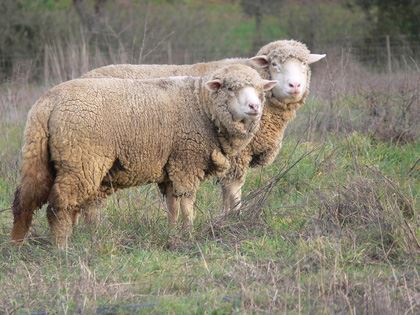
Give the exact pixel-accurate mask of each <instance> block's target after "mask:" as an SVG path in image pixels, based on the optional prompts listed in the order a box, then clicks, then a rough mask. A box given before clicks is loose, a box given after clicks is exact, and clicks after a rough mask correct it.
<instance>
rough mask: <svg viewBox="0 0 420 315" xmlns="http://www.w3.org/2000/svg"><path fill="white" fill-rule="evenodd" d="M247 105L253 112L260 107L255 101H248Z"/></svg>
mask: <svg viewBox="0 0 420 315" xmlns="http://www.w3.org/2000/svg"><path fill="white" fill-rule="evenodd" d="M248 106H249V108H251V109H252V110H253V111H255V112H258V110H259V109H260V105H259V104H257V103H249V104H248Z"/></svg>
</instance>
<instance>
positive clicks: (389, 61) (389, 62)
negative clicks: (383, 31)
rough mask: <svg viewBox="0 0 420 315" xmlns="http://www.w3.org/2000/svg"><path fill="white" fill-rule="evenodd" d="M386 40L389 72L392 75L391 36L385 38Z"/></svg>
mask: <svg viewBox="0 0 420 315" xmlns="http://www.w3.org/2000/svg"><path fill="white" fill-rule="evenodd" d="M385 39H386V54H387V59H388V72H389V73H391V72H392V66H391V43H390V40H389V35H386V36H385Z"/></svg>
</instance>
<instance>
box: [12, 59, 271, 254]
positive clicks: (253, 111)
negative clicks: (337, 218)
mask: <svg viewBox="0 0 420 315" xmlns="http://www.w3.org/2000/svg"><path fill="white" fill-rule="evenodd" d="M276 83H277V81H269V80H263V79H262V78H261V77H260V76H259V75H258V73H257V72H256V71H255V70H253V69H252V68H249V67H247V66H244V65H232V66H228V67H225V68H222V69H219V70H218V71H216V72H214V73H212V74H210V75H208V76H206V77H180V78H179V77H172V78H160V79H150V80H131V79H118V78H107V79H75V80H71V81H67V82H64V83H62V84H60V85H58V86H56V87H54V88H52V89H51V90H50V91H48V92H47V93H46V94H45V95H44V96H42V97H41V98H40V99H39V100H38V101H37V102H36V103H35V105H34V106H33V107H32V109H31V110H30V112H29V114H28V119H27V123H26V127H25V133H24V145H23V148H22V166H21V183H20V185H19V186H18V188H17V189H16V192H15V198H14V202H13V207H12V209H13V215H14V222H13V228H12V233H11V238H12V241H13V242H15V243H17V244H19V243H20V242H22V240H23V239H24V238H25V236H26V234H27V232H28V229H29V227H30V225H31V221H32V214H33V212H34V211H35V210H36V209H38V208H40V207H41V206H42V205H43V204H45V203H47V202H48V208H47V218H48V222H49V225H50V229H51V231H52V235H53V240H54V241H55V243H56V244H57V245H58V247H61V248H62V247H65V246H66V245H67V243H68V238H69V236H70V235H71V232H72V226H73V225H74V224H75V221H76V218H77V215H78V213H79V212H80V211H84V209H85V208H87V209H88V208H89V207H90V206H91V205H92V204H96V203H97V201H98V200H101V199H103V198H105V197H106V196H107V195H109V194H111V193H112V192H113V191H115V190H117V189H122V188H128V187H132V186H138V185H142V184H147V183H158V184H159V187H160V188H161V190H162V191H164V192H165V193H166V194H167V196H168V197H167V202H168V203H169V204H170V206H171V207H170V211H169V214H168V215H169V221H170V222H172V223H174V222H176V219H177V217H178V212H179V209H180V210H181V211H182V215H183V217H184V225H185V226H186V227H190V226H191V225H192V223H193V203H194V200H195V194H196V190H197V188H198V185H199V183H200V182H201V181H202V180H204V179H205V178H206V177H208V176H212V175H217V176H222V173H223V172H224V171H226V170H227V169H229V166H230V165H229V159H231V158H233V156H234V155H235V154H237V152H239V151H240V150H241V149H242V148H244V147H245V146H246V145H247V144H248V142H249V141H250V139H251V137H252V136H253V135H254V134H255V132H256V130H257V129H258V126H259V121H260V117H261V112H262V108H261V107H262V104H263V100H264V93H265V91H268V90H270V89H271V88H273V87H274V86H275V85H276Z"/></svg>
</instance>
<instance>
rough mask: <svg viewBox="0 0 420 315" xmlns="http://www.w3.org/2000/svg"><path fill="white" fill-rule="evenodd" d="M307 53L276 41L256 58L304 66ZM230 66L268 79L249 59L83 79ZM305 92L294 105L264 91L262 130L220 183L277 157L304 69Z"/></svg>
mask: <svg viewBox="0 0 420 315" xmlns="http://www.w3.org/2000/svg"><path fill="white" fill-rule="evenodd" d="M309 54H310V51H309V50H308V48H307V47H306V45H305V44H303V43H301V42H298V41H295V40H278V41H274V42H271V43H269V44H267V45H265V46H263V47H262V48H261V49H260V50H259V51H258V53H257V54H256V56H261V55H265V56H267V59H268V62H269V64H270V63H271V62H273V61H276V62H277V63H284V62H285V61H286V60H288V59H289V58H295V59H298V60H300V61H301V62H303V63H304V64H307V62H308V57H309ZM232 63H246V64H248V65H250V66H251V67H254V68H255V69H256V70H257V71H258V73H259V74H260V75H261V77H262V78H264V79H272V78H271V77H270V72H269V68H268V67H266V68H260V67H257V66H256V64H253V63H252V62H251V61H250V60H249V59H241V58H233V59H224V60H219V61H213V62H209V63H198V64H195V65H110V66H105V67H101V68H97V69H94V70H92V71H90V72H88V73H86V74H85V75H84V76H83V77H105V76H111V77H120V78H156V77H163V76H171V75H205V74H207V73H208V72H207V71H210V70H214V69H217V68H220V67H223V66H225V65H226V64H232ZM307 77H308V79H307V80H308V81H307V85H306V86H307V90H306V91H305V93H304V95H303V98H302V99H301V100H300V101H299V102H297V103H290V104H286V103H284V102H282V100H278V99H276V98H275V97H274V96H273V95H272V93H271V91H270V92H267V93H268V94H267V97H266V102H265V105H264V111H263V116H262V119H261V127H260V129H259V131H258V132H257V133H256V135H255V137H254V138H253V140H252V141H251V142H250V143H249V145H248V146H247V147H246V149H244V150H243V151H242V152H241V153H240V155H239V156H237V157H236V158H235V160H234V163H233V164H232V169H231V170H230V172H229V173H228V174H227V176H225V177H224V178H223V179H222V182H230V181H235V180H239V179H241V178H242V177H244V176H245V174H246V172H247V169H248V168H249V167H256V166H265V165H269V164H270V163H272V162H273V161H274V159H275V158H276V156H277V154H278V152H279V150H280V148H281V144H282V140H283V135H284V131H285V129H286V127H287V125H288V123H289V122H290V121H291V120H292V119H293V118H294V117H295V116H296V111H297V110H298V109H299V108H300V107H301V106H302V105H303V104H304V103H305V100H306V97H307V96H308V94H309V85H310V77H311V72H310V68H309V66H307Z"/></svg>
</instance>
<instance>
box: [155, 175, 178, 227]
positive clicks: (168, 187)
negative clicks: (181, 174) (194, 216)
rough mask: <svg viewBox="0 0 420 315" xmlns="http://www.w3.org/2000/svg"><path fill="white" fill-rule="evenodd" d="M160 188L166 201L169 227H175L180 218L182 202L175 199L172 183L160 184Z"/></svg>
mask: <svg viewBox="0 0 420 315" xmlns="http://www.w3.org/2000/svg"><path fill="white" fill-rule="evenodd" d="M158 186H159V189H160V191H161V193H162V195H163V196H164V197H165V200H166V207H167V210H168V223H169V226H170V227H175V226H176V223H177V221H178V217H179V207H180V200H179V198H176V197H175V195H174V188H173V185H172V183H171V182H164V183H160V184H159V185H158Z"/></svg>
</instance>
